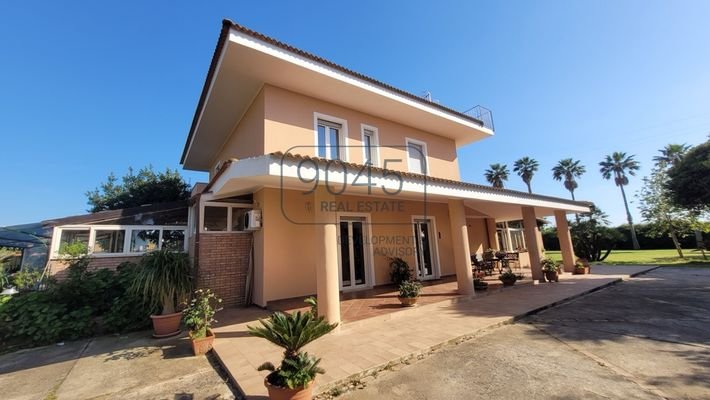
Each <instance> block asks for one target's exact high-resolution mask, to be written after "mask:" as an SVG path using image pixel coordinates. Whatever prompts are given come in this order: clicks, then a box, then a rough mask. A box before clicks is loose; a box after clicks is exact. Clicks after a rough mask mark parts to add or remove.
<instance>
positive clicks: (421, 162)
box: [406, 138, 429, 175]
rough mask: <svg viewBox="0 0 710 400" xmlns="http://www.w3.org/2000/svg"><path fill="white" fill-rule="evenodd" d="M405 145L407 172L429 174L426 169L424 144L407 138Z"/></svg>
mask: <svg viewBox="0 0 710 400" xmlns="http://www.w3.org/2000/svg"><path fill="white" fill-rule="evenodd" d="M406 143H407V164H408V165H409V172H413V173H415V174H425V175H426V174H427V173H428V172H429V171H428V168H427V149H426V143H424V142H420V141H418V140H414V139H409V138H407V140H406Z"/></svg>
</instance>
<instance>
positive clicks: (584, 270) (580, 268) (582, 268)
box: [574, 258, 590, 275]
mask: <svg viewBox="0 0 710 400" xmlns="http://www.w3.org/2000/svg"><path fill="white" fill-rule="evenodd" d="M589 272H590V266H589V261H587V260H586V259H584V258H579V259H577V261H576V262H575V263H574V274H575V275H586V274H588V273H589Z"/></svg>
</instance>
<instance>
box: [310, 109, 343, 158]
mask: <svg viewBox="0 0 710 400" xmlns="http://www.w3.org/2000/svg"><path fill="white" fill-rule="evenodd" d="M314 116H315V120H316V124H315V125H316V155H317V156H318V157H321V158H327V159H330V160H345V159H346V158H347V157H346V153H345V138H346V137H347V122H346V121H345V120H343V119H340V118H335V117H331V116H327V115H322V114H318V113H315V114H314Z"/></svg>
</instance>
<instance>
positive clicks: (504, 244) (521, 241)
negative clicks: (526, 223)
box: [496, 221, 526, 251]
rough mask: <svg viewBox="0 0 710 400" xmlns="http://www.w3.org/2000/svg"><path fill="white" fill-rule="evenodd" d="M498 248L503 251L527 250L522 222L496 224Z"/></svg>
mask: <svg viewBox="0 0 710 400" xmlns="http://www.w3.org/2000/svg"><path fill="white" fill-rule="evenodd" d="M496 234H497V237H498V247H499V248H500V249H501V250H503V251H519V250H522V249H525V248H526V246H525V233H524V229H523V223H522V221H508V222H499V223H497V224H496Z"/></svg>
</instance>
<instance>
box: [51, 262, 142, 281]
mask: <svg viewBox="0 0 710 400" xmlns="http://www.w3.org/2000/svg"><path fill="white" fill-rule="evenodd" d="M140 259H141V257H140V256H120V257H92V258H91V261H90V262H89V270H90V271H95V270H97V269H101V268H105V269H110V270H114V271H115V270H116V267H118V266H119V265H121V264H122V263H124V262H134V263H137V262H138V261H139V260H140ZM68 268H69V262H67V261H66V260H62V259H52V260H50V261H49V275H50V276H53V277H55V278H56V279H57V280H60V281H61V280H62V279H64V278H65V277H66V275H67V269H68Z"/></svg>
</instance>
